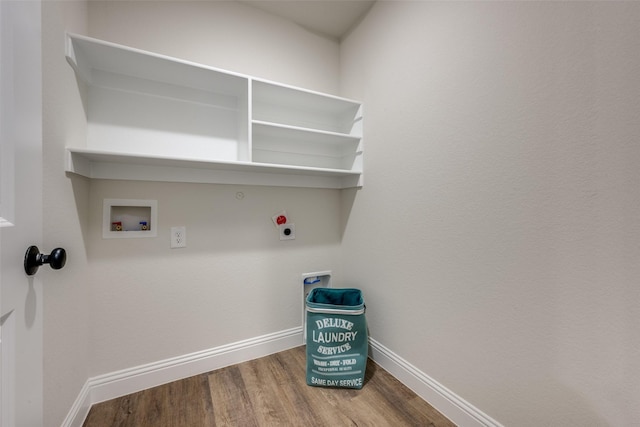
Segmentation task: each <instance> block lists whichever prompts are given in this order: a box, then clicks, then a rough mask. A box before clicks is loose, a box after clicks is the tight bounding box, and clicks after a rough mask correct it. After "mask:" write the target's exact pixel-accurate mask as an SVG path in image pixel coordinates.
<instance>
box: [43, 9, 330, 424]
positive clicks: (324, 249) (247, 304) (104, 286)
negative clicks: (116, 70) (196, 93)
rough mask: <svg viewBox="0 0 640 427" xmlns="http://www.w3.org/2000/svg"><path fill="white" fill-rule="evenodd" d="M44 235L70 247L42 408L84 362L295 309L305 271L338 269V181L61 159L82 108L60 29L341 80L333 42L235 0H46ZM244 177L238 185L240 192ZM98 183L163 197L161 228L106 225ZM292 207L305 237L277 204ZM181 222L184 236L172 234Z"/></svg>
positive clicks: (74, 386)
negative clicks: (82, 164)
mask: <svg viewBox="0 0 640 427" xmlns="http://www.w3.org/2000/svg"><path fill="white" fill-rule="evenodd" d="M43 21H44V26H45V33H44V53H43V56H44V61H45V65H44V67H45V69H46V72H45V104H46V106H45V135H46V140H45V152H44V157H45V163H46V166H45V177H46V178H45V194H46V196H45V212H46V220H45V240H46V242H47V244H46V246H47V247H55V246H64V247H66V249H67V251H68V256H69V258H68V262H67V266H65V268H64V270H61V271H60V272H59V274H57V275H55V276H54V275H50V276H52V278H51V280H49V281H48V283H47V285H46V286H47V294H46V298H47V300H46V303H45V305H46V313H45V324H46V331H45V335H46V336H45V352H46V356H45V399H46V402H45V419H46V420H47V421H46V422H47V425H51V426H54V425H60V422H61V421H62V419H63V418H64V416H65V415H66V414H67V412H68V411H69V409H70V407H71V405H72V404H73V402H74V399H75V398H76V397H77V396H78V395H79V393H80V388H81V387H82V385H83V384H84V382H85V381H86V380H87V379H88V378H89V377H94V376H97V375H100V374H104V373H110V372H113V371H117V370H120V369H124V368H131V367H135V366H138V365H141V364H145V363H151V362H155V361H159V360H163V359H166V358H169V357H173V356H180V355H185V354H189V353H191V352H195V351H200V350H206V349H210V348H214V347H217V346H220V345H223V344H228V343H233V342H237V341H240V340H243V339H247V338H254V337H257V336H261V335H264V334H267V333H273V332H277V331H281V330H286V329H289V328H293V327H296V326H300V325H301V324H302V319H301V312H302V289H301V274H302V273H307V272H313V271H319V270H332V271H333V272H334V277H339V271H338V270H339V244H340V193H339V192H338V191H337V190H314V189H311V190H309V189H293V188H272V187H248V186H234V185H203V184H175V183H158V182H156V183H149V182H125V181H100V180H95V181H89V180H85V179H82V178H78V177H74V176H71V175H70V176H65V174H64V172H63V167H64V162H63V154H64V147H65V146H66V145H74V146H78V145H82V143H83V138H84V137H83V133H84V132H85V129H86V120H85V118H84V112H83V109H82V105H81V103H80V97H79V90H80V89H79V88H78V86H77V84H76V82H75V78H74V75H73V71H72V69H71V67H70V66H69V65H68V64H66V62H65V60H64V31H65V30H68V31H71V32H77V33H80V34H86V35H89V36H94V37H98V38H102V39H105V40H108V41H112V42H116V43H122V44H126V45H129V46H133V47H136V48H141V49H147V50H152V51H155V52H158V53H163V54H168V55H173V56H177V57H180V58H183V59H187V60H191V61H197V62H201V63H204V64H207V65H210V66H213V67H218V68H223V69H229V70H231V71H237V72H242V73H247V74H250V75H254V76H259V77H264V78H268V79H273V80H275V81H280V82H282V83H287V84H292V85H298V86H304V87H308V88H311V89H314V90H318V91H325V92H332V93H335V92H336V91H337V88H338V86H339V77H338V71H339V62H338V60H339V46H338V44H337V43H336V42H333V41H330V40H327V39H324V38H321V37H318V36H317V35H313V34H311V33H308V32H307V31H305V30H303V29H302V28H300V27H298V26H296V25H293V24H291V23H288V22H286V21H283V20H280V19H278V18H274V17H272V16H270V15H268V14H266V13H263V12H261V11H258V10H255V9H253V8H250V7H247V6H245V5H242V4H239V3H236V2H182V1H180V2H164V1H160V2H149V1H145V2H100V1H91V2H89V3H88V4H85V3H81V2H66V1H60V2H53V1H52V2H45V7H44V11H43ZM238 192H242V193H243V194H244V198H243V199H238V198H237V197H236V194H237V193H238ZM104 198H130V199H155V200H158V227H159V228H158V237H157V238H153V239H113V240H104V239H102V235H101V221H102V201H103V199H104ZM283 209H285V210H286V211H287V213H288V214H289V217H290V218H291V219H292V220H293V221H294V222H295V223H296V240H295V241H285V242H281V241H280V240H279V239H278V233H277V230H276V228H275V227H274V225H273V222H272V220H271V216H272V215H273V214H275V213H277V212H279V211H281V210H283ZM178 225H184V226H186V230H187V242H188V246H187V248H185V249H178V250H171V249H170V248H169V230H170V227H172V226H178Z"/></svg>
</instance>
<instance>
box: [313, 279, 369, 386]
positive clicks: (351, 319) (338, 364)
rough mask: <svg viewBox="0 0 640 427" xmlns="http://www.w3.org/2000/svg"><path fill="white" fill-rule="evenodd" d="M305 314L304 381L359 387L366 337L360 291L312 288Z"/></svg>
mask: <svg viewBox="0 0 640 427" xmlns="http://www.w3.org/2000/svg"><path fill="white" fill-rule="evenodd" d="M306 315H307V326H306V328H307V329H306V332H307V384H308V385H310V386H318V387H341V388H356V389H360V388H362V385H363V383H364V374H365V370H366V367H367V354H368V344H369V336H368V331H367V321H366V318H365V305H364V299H363V298H362V293H361V292H360V290H358V289H352V288H346V289H338V288H315V289H313V290H312V291H311V292H310V293H309V295H308V296H307V299H306Z"/></svg>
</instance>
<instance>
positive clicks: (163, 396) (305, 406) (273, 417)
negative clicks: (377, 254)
mask: <svg viewBox="0 0 640 427" xmlns="http://www.w3.org/2000/svg"><path fill="white" fill-rule="evenodd" d="M305 375H306V354H305V347H304V346H302V347H296V348H294V349H291V350H287V351H283V352H280V353H276V354H273V355H271V356H267V357H263V358H260V359H256V360H252V361H249V362H244V363H241V364H238V365H233V366H229V367H226V368H222V369H218V370H216V371H212V372H208V373H205V374H201V375H197V376H194V377H191V378H186V379H184V380H180V381H175V382H172V383H169V384H165V385H162V386H158V387H154V388H151V389H148V390H144V391H141V392H138V393H134V394H130V395H127V396H123V397H120V398H117V399H113V400H110V401H107V402H103V403H98V404H96V405H94V406H93V407H92V408H91V410H90V412H89V415H88V416H87V419H86V421H85V423H84V427H146V426H150V427H151V426H153V427H209V426H242V427H251V426H256V427H257V426H319V427H324V426H331V427H334V426H376V427H382V426H394V427H396V426H434V427H450V426H454V424H453V423H452V422H451V421H449V420H448V419H447V418H445V417H444V416H443V415H442V414H440V413H439V412H438V411H436V410H435V409H434V408H433V407H432V406H431V405H429V404H428V403H427V402H425V401H424V400H422V399H421V398H420V397H418V396H417V395H416V394H415V393H413V392H412V391H411V390H409V389H408V388H407V387H405V386H404V385H403V384H402V383H400V382H399V381H398V380H396V379H395V378H394V377H392V376H391V375H390V374H389V373H388V372H386V371H385V370H383V369H382V368H381V367H380V366H378V365H376V364H375V363H374V362H372V361H371V360H369V362H368V363H367V370H366V375H365V384H364V386H363V388H362V389H361V390H352V389H339V388H322V387H310V386H307V384H306V379H305V378H306V377H305Z"/></svg>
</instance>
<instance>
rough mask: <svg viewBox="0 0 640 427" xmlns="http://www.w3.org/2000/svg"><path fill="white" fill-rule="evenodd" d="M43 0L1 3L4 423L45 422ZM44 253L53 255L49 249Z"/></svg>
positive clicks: (30, 426) (27, 426) (0, 373)
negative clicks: (33, 265) (38, 261)
mask: <svg viewBox="0 0 640 427" xmlns="http://www.w3.org/2000/svg"><path fill="white" fill-rule="evenodd" d="M41 244H42V65H41V4H40V1H38V0H34V1H20V0H0V354H1V356H0V384H1V387H0V394H1V396H0V404H1V406H0V411H1V414H0V420H1V423H0V426H2V427H9V426H11V427H13V426H16V427H38V426H42V424H43V421H42V402H43V398H42V366H43V361H42V354H43V353H42V313H43V310H42V302H43V298H42V283H41V281H40V278H39V275H37V274H36V275H35V276H27V275H26V274H25V272H24V268H23V259H24V254H25V252H26V250H27V247H29V246H30V245H36V246H38V247H39V248H41V249H44V248H42V247H41ZM43 252H45V251H44V250H43Z"/></svg>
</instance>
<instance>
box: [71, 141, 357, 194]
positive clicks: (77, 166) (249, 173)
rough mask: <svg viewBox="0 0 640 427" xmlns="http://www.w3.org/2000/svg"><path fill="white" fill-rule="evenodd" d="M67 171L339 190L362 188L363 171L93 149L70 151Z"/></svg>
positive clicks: (107, 176)
mask: <svg viewBox="0 0 640 427" xmlns="http://www.w3.org/2000/svg"><path fill="white" fill-rule="evenodd" d="M66 171H67V172H71V173H75V174H78V175H82V176H85V177H87V178H92V179H118V180H131V181H165V182H194V183H211V184H243V185H267V186H279V187H308V188H336V189H342V188H353V187H361V186H362V173H361V172H360V171H352V170H342V169H325V168H315V167H304V166H289V165H276V164H267V163H253V162H232V161H210V160H206V161H203V160H199V159H190V158H174V157H163V156H149V155H136V154H122V153H115V152H109V151H101V150H94V149H90V148H67V155H66Z"/></svg>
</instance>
